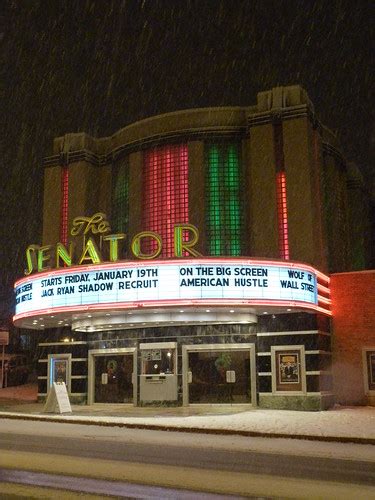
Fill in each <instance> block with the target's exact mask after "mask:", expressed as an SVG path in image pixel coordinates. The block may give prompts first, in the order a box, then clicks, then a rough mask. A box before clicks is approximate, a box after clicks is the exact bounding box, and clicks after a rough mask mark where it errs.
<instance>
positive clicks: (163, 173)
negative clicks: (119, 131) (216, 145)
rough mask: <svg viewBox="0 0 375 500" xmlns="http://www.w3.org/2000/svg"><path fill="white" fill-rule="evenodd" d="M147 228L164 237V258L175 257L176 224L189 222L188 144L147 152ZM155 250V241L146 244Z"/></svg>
mask: <svg viewBox="0 0 375 500" xmlns="http://www.w3.org/2000/svg"><path fill="white" fill-rule="evenodd" d="M143 177H144V185H145V192H144V199H143V227H144V228H145V230H147V231H154V232H156V233H158V234H159V235H160V236H161V237H162V240H163V250H162V253H161V256H162V257H173V251H174V245H173V227H174V225H175V224H177V223H184V222H185V223H187V222H188V221H189V203H188V150H187V145H186V144H180V145H176V146H162V147H159V148H153V149H151V150H149V151H146V152H145V153H144V161H143ZM143 250H144V252H146V253H149V252H152V251H154V250H155V242H154V241H149V242H146V243H145V244H144V249H143Z"/></svg>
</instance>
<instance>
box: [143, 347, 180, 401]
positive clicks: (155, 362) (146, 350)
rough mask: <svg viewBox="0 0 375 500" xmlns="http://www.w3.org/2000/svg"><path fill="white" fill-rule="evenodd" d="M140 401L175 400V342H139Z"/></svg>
mask: <svg viewBox="0 0 375 500" xmlns="http://www.w3.org/2000/svg"><path fill="white" fill-rule="evenodd" d="M139 349H140V352H141V375H140V396H139V397H140V402H141V404H142V403H153V402H162V401H177V343H176V342H154V343H147V344H146V343H145V344H140V345H139Z"/></svg>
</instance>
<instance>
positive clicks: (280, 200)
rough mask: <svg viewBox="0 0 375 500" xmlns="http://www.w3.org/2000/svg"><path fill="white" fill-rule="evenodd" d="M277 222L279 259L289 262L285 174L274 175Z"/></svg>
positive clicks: (282, 172)
mask: <svg viewBox="0 0 375 500" xmlns="http://www.w3.org/2000/svg"><path fill="white" fill-rule="evenodd" d="M276 196H277V222H278V230H279V251H280V257H281V258H282V259H285V260H289V239H288V212H287V206H286V176H285V172H284V171H281V172H277V173H276Z"/></svg>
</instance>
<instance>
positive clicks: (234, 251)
mask: <svg viewBox="0 0 375 500" xmlns="http://www.w3.org/2000/svg"><path fill="white" fill-rule="evenodd" d="M205 158H206V170H207V191H206V193H207V199H206V204H207V236H208V247H209V253H210V255H230V256H237V255H241V251H242V245H241V231H242V213H241V192H240V158H239V145H238V144H235V143H234V144H211V145H208V146H207V149H206V156H205Z"/></svg>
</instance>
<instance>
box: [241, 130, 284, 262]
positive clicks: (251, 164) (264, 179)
mask: <svg viewBox="0 0 375 500" xmlns="http://www.w3.org/2000/svg"><path fill="white" fill-rule="evenodd" d="M248 144H249V150H250V154H249V155H248V156H247V158H248V159H247V162H248V164H247V172H248V175H247V189H248V193H249V194H248V200H247V204H248V221H249V228H250V229H249V232H250V249H251V255H252V256H254V257H269V258H278V257H279V247H278V229H277V215H276V214H277V209H276V181H275V155H274V138H273V129H272V125H271V124H267V125H258V126H254V127H252V128H251V129H250V138H249V139H248Z"/></svg>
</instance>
